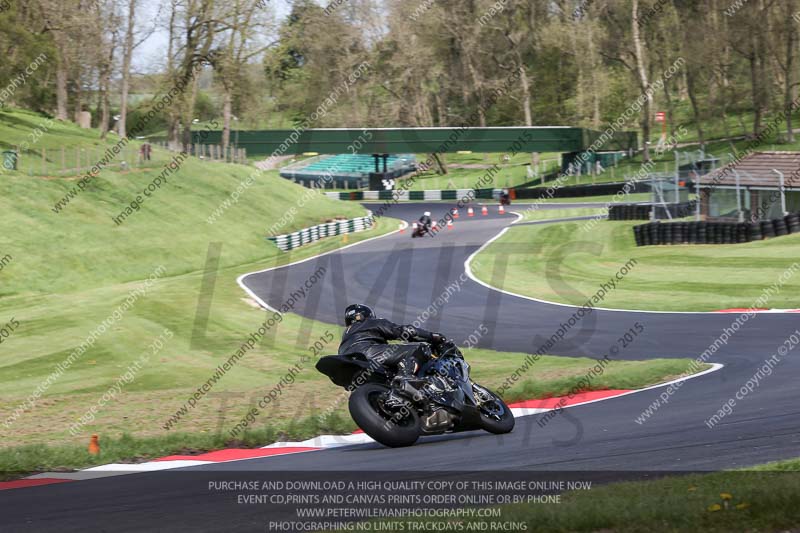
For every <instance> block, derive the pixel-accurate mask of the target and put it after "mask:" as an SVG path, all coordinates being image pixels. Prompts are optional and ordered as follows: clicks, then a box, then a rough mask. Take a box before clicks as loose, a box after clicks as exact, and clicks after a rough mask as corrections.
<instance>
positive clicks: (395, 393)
mask: <svg viewBox="0 0 800 533" xmlns="http://www.w3.org/2000/svg"><path fill="white" fill-rule="evenodd" d="M416 371H417V358H416V357H414V356H413V355H407V356H405V357H404V358H403V359H402V360H400V362H399V363H397V374H396V375H395V377H394V379H393V380H392V392H391V393H390V394H389V397H388V398H387V400H386V405H387V406H389V407H400V406H401V405H402V404H404V403H406V400H405V399H403V396H402V395H401V394H400V393H401V392H402V393H404V394H405V395H407V396H409V397H410V398H412V399H413V400H414V401H415V402H418V401H420V400H422V399H423V398H424V397H425V395H424V394H423V392H422V391H421V390H419V388H418V387H421V386H422V385H423V384H424V383H425V380H423V379H419V378H418V377H417V376H416V375H415V373H416Z"/></svg>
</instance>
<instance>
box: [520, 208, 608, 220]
mask: <svg viewBox="0 0 800 533" xmlns="http://www.w3.org/2000/svg"><path fill="white" fill-rule="evenodd" d="M510 211H512V212H514V213H519V214H520V215H522V219H521V220H520V222H535V221H537V220H553V219H557V218H575V217H586V216H599V215H607V214H608V209H607V208H605V207H568V208H565V209H538V208H536V207H527V208H526V207H516V208H515V207H513V206H512V208H511V209H510Z"/></svg>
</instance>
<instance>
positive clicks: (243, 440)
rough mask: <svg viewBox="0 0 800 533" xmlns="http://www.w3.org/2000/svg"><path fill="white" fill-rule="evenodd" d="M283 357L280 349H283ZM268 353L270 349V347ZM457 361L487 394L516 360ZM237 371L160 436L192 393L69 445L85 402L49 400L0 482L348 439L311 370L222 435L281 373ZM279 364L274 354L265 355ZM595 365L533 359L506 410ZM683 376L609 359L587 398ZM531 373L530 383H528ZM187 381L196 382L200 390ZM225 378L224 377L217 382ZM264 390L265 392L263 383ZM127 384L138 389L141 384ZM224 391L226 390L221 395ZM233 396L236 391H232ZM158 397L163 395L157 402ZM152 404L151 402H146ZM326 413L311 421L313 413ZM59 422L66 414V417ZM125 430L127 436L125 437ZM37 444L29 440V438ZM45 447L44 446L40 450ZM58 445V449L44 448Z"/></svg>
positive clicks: (334, 392)
mask: <svg viewBox="0 0 800 533" xmlns="http://www.w3.org/2000/svg"><path fill="white" fill-rule="evenodd" d="M281 327H282V328H284V331H282V332H281V335H282V336H283V335H288V334H291V333H292V331H291V330H292V329H294V330H295V332H294V333H295V334H296V333H297V330H299V328H300V320H299V319H298V318H297V317H295V316H293V315H290V316H288V317H287V319H286V320H285V321H284V323H283V324H282V325H281ZM317 328H325V329H329V330H332V331H335V333H336V335H337V337H338V334H339V331H338V330H339V328H338V327H336V326H329V325H326V324H317V323H315V324H314V329H317ZM283 348H284V349H285V350H286V351H287V352H291V348H290V347H288V346H284V347H283ZM270 351H271V349H270ZM465 355H466V357H467V359H468V360H469V361H470V364H471V365H472V369H473V374H472V375H473V378H474V379H475V380H476V381H478V382H479V383H481V384H484V385H486V386H488V387H490V388H495V389H498V388H499V387H500V385H501V384H502V383H503V382H504V381H505V380H506V378H507V376H509V375H510V374H512V373H513V372H514V371H515V370H517V369H518V367H519V365H520V364H521V362H522V360H523V358H524V354H499V353H497V352H493V351H491V350H481V349H472V350H466V354H465ZM251 357H253V359H249V360H248V361H247V362H246V363H242V364H245V365H247V366H248V368H249V370H248V372H250V373H255V376H256V379H255V380H253V381H258V380H260V381H262V384H261V385H260V386H259V385H258V384H256V383H254V382H250V383H246V382H245V380H244V376H243V375H242V374H241V373H237V378H234V377H233V373H232V374H231V378H232V379H231V381H229V382H227V383H225V385H224V389H225V391H226V392H220V393H216V394H215V395H214V396H213V397H206V398H204V399H203V400H202V401H201V402H200V403H199V404H198V407H197V408H196V409H195V410H193V411H192V412H191V414H190V416H189V417H187V418H186V419H184V420H182V421H181V424H180V425H178V426H177V430H176V431H172V430H171V431H165V430H163V428H162V427H161V423H162V422H163V421H164V420H166V419H167V418H168V417H169V416H170V415H171V414H172V412H174V410H175V407H176V405H177V403H176V402H180V401H182V399H183V398H184V397H185V396H187V395H188V394H190V393H191V392H192V389H186V390H182V389H178V388H176V389H171V390H169V391H158V390H150V391H148V392H132V391H127V392H125V393H124V394H122V395H120V396H118V397H117V398H116V399H115V402H114V403H113V404H109V405H107V406H105V407H104V408H103V410H102V412H101V413H100V416H98V418H97V421H96V422H94V423H92V424H91V425H87V426H86V427H85V433H82V434H81V435H80V437H79V438H77V439H70V438H69V435H68V434H67V435H64V434H63V430H64V429H65V427H64V426H65V424H66V422H65V418H66V416H65V414H64V411H65V410H68V409H70V408H72V407H73V406H78V405H82V402H81V401H80V400H81V399H84V400H88V399H92V400H93V399H94V398H95V397H96V396H97V394H93V395H88V397H87V396H86V395H66V394H65V395H59V396H55V397H53V398H51V401H54V402H56V403H57V404H58V405H59V407H58V408H57V409H54V410H46V409H45V410H39V409H37V412H36V420H37V422H38V423H39V424H41V425H42V428H41V431H40V433H38V434H36V435H28V437H27V438H26V439H25V440H29V439H34V440H41V442H40V443H37V444H28V445H23V446H9V447H5V448H0V473H2V475H3V476H4V477H6V478H13V477H20V476H22V475H25V474H28V473H31V472H43V471H53V470H62V469H74V468H81V467H87V466H91V465H96V464H104V463H109V462H140V461H143V460H147V459H153V458H157V457H162V456H165V455H172V454H194V453H199V452H203V451H209V450H214V449H220V448H224V447H231V446H239V447H257V446H264V445H266V444H269V443H271V442H275V441H277V440H282V439H284V440H285V439H289V440H293V439H294V440H296V439H305V438H310V437H313V436H315V435H319V434H322V433H348V432H350V431H352V430H354V429H355V428H356V427H355V424H354V423H353V422H352V420H351V419H350V416H349V414H348V413H347V408H346V405H347V404H346V402H345V401H342V400H344V399H346V393H345V392H344V390H343V389H341V388H339V387H335V386H334V385H333V384H331V383H330V381H329V380H328V379H327V378H326V377H325V376H323V375H321V374H319V373H317V372H316V371H315V370H313V368H310V366H309V367H308V368H305V369H304V370H302V371H301V373H300V374H299V375H298V376H297V379H296V381H295V382H294V383H293V384H292V385H291V386H290V387H288V388H286V390H285V391H284V393H283V394H282V395H281V400H280V402H279V403H278V404H277V405H275V406H274V408H272V409H271V410H269V411H268V412H265V413H263V414H262V416H261V418H260V419H258V420H257V422H256V424H255V425H254V426H251V427H250V428H248V431H246V432H244V433H241V434H238V435H237V436H236V437H235V438H232V437H230V436H229V430H230V429H231V428H232V427H233V426H234V425H235V424H236V423H238V421H239V420H240V419H241V417H242V416H243V415H244V414H245V412H246V411H247V409H248V408H249V407H250V406H252V405H253V404H254V402H255V401H256V400H257V399H259V398H261V397H262V396H263V395H264V394H265V393H267V392H268V391H269V389H270V388H271V387H272V386H273V385H274V383H276V382H277V380H279V379H280V374H281V372H282V371H283V369H282V368H280V365H278V366H277V368H273V369H268V368H264V369H261V370H260V371H259V370H256V371H255V372H253V369H254V368H256V367H258V366H264V367H271V366H272V364H271V363H273V361H270V360H269V359H271V357H270V358H267V357H263V356H262V357H260V358H259V359H260V360H256V354H253V355H252V356H251ZM274 357H279V356H277V355H276V356H274ZM595 365H596V361H595V360H593V359H588V358H567V357H555V356H542V357H541V358H540V359H539V360H537V361H536V362H535V367H534V368H535V372H531V375H530V376H526V375H525V374H524V373H523V374H522V379H520V380H519V381H517V382H516V383H514V384H513V386H512V387H511V388H510V389H509V390H508V391H507V392H506V393H505V395H504V396H505V399H506V400H507V401H509V402H512V401H518V400H522V399H531V398H549V397H553V396H564V395H566V394H568V393H569V392H570V390H571V389H572V388H573V387H574V386H575V383H576V382H577V381H578V380H579V379H581V378H582V377H584V376H585V375H586V373H587V371H589V370H590V369H592V368H593V367H594V366H595ZM689 368H690V360H688V359H654V360H648V361H612V362H610V363H608V364H607V365H606V366H605V368H604V370H603V373H602V374H600V375H598V376H596V377H595V378H593V379H592V381H591V385H590V389H591V390H604V389H634V388H640V387H645V386H648V385H652V384H655V383H660V382H664V381H667V380H671V379H675V378H677V377H680V376H683V375H686V374H687V372H688V370H689ZM534 374H535V376H534ZM201 379H205V378H201V377H198V378H197V382H196V383H194V385H196V384H197V383H200V382H201ZM225 379H226V380H227V379H229V377H228V376H227V375H226V377H225ZM263 383H266V384H267V385H263ZM137 384H140V385H145V384H143V383H139V381H137ZM230 387H235V389H233V390H232V389H231V388H230ZM237 389H238V390H237ZM164 393H167V394H164ZM154 397H155V398H159V399H160V400H159V401H153V398H154ZM331 406H334V408H333V409H331V410H330V413H331V414H329V415H327V416H320V413H328V412H329V407H331ZM67 416H68V415H67ZM134 432H135V436H134ZM91 433H98V434H99V435H100V437H101V441H100V444H101V453H100V454H99V455H96V456H92V455H89V454H88V452H87V449H86V445H87V443H88V438H89V435H90V434H91ZM35 437H38V438H35ZM48 442H49V444H47V443H48ZM55 442H58V443H59V444H53V443H55Z"/></svg>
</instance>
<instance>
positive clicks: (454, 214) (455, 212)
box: [453, 209, 458, 218]
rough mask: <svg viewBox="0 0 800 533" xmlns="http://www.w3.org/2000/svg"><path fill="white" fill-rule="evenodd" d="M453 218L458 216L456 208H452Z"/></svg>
mask: <svg viewBox="0 0 800 533" xmlns="http://www.w3.org/2000/svg"><path fill="white" fill-rule="evenodd" d="M453 218H458V209H453Z"/></svg>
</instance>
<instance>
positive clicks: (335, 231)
mask: <svg viewBox="0 0 800 533" xmlns="http://www.w3.org/2000/svg"><path fill="white" fill-rule="evenodd" d="M374 223H375V218H374V217H373V216H372V212H371V211H370V212H369V214H368V215H367V216H364V217H359V218H351V219H350V220H335V221H333V222H325V223H323V224H317V225H316V226H311V227H310V228H304V229H301V230H299V231H295V232H294V233H287V234H284V235H276V236H275V237H267V240H270V241H272V242H274V243H275V245H276V246H277V247H278V248H280V249H281V250H283V251H284V252H286V251H288V250H293V249H294V248H297V247H299V246H303V245H304V244H308V243H310V242H314V241H317V240H319V239H322V238H324V237H333V236H335V235H342V234H344V233H355V232H358V231H364V230H366V229H369V228H371V227H372V225H373V224H374Z"/></svg>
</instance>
